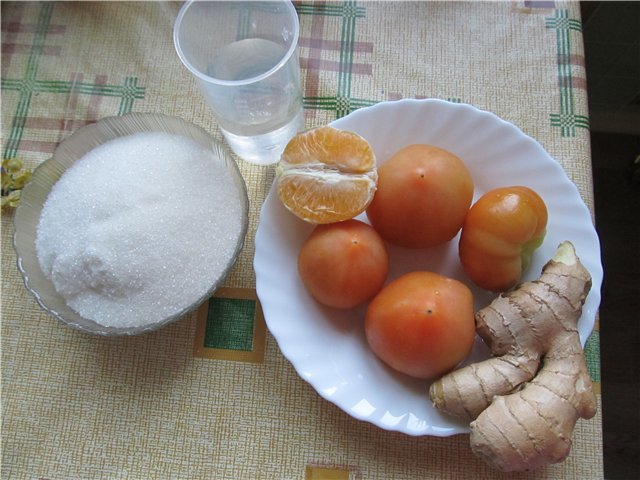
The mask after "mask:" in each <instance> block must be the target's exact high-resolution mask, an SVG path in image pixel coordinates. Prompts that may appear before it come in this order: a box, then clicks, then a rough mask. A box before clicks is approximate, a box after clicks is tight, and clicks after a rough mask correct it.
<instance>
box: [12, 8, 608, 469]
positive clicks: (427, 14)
mask: <svg viewBox="0 0 640 480" xmlns="http://www.w3.org/2000/svg"><path fill="white" fill-rule="evenodd" d="M179 7H180V4H179V3H163V2H130V3H126V2H86V3H85V2H59V3H58V2H45V3H36V2H33V3H32V2H2V148H3V155H4V157H5V158H19V159H21V160H22V161H23V162H24V163H25V164H26V165H27V166H28V167H31V168H33V167H35V166H37V165H38V164H39V163H40V162H42V161H43V160H45V159H46V158H48V157H49V156H50V155H51V153H52V152H53V150H54V148H55V147H56V145H57V144H58V143H59V142H60V140H61V139H63V138H65V137H66V136H68V135H69V134H70V133H71V132H72V131H73V130H74V129H76V128H78V127H80V126H81V125H85V124H87V123H91V122H94V121H96V120H97V119H99V118H101V117H104V116H111V115H121V114H125V113H127V112H131V111H138V112H160V113H165V114H170V115H178V116H180V117H183V118H185V119H187V120H190V121H192V122H194V123H196V124H198V125H200V126H202V127H204V128H205V129H207V130H209V131H210V132H212V133H213V134H214V135H216V136H218V137H219V138H220V139H221V138H222V137H221V134H220V132H219V130H218V127H217V126H216V123H215V121H214V119H213V117H212V115H211V112H210V110H209V108H208V107H207V106H206V105H205V102H204V101H203V97H202V95H201V93H200V92H199V91H198V89H197V86H196V84H195V81H194V79H193V77H192V76H191V75H190V74H189V73H188V72H187V70H186V69H185V68H184V67H183V66H182V64H181V63H180V61H179V60H178V57H177V55H176V54H175V51H174V47H173V43H172V25H173V21H174V18H175V16H176V14H177V11H178V9H179ZM296 8H297V10H298V13H299V17H300V22H301V35H300V42H299V45H300V57H301V66H302V77H303V83H304V92H305V93H304V107H305V117H306V124H307V126H308V127H311V126H317V125H321V124H326V123H328V122H330V121H331V120H334V119H335V118H337V117H340V116H343V115H345V114H348V113H349V112H351V111H353V110H354V109H357V108H359V107H363V106H367V105H372V104H375V103H376V102H380V101H384V100H391V99H399V98H425V97H431V98H439V99H445V100H449V101H452V102H465V103H470V104H472V105H475V106H477V107H479V108H481V109H485V110H489V111H492V112H495V113H496V114H497V115H499V116H500V117H502V118H504V119H505V120H508V121H510V122H512V123H514V124H515V125H517V126H519V127H520V128H521V129H522V130H523V131H524V132H525V133H527V134H528V135H530V136H532V137H533V138H535V139H537V140H538V141H539V142H540V143H541V144H542V145H543V146H544V147H545V148H546V149H547V150H548V151H549V153H550V154H551V156H552V157H554V158H555V159H557V160H558V161H559V162H560V163H561V164H562V166H563V167H564V168H565V170H566V172H567V173H568V175H569V177H570V178H571V179H572V180H573V181H574V182H575V183H576V185H577V186H578V188H579V191H580V193H581V194H582V197H583V198H584V201H585V202H586V204H587V205H588V206H589V207H592V206H593V194H592V185H591V163H590V147H589V120H588V112H587V101H586V76H585V68H584V51H583V43H582V33H581V22H580V12H579V4H578V3H577V2H574V3H565V2H558V1H555V2H554V1H503V2H489V3H465V2H461V3H458V2H413V3H412V2H388V3H386V2H363V1H358V2H356V1H343V2H330V3H329V2H327V3H324V2H308V1H303V2H297V3H296ZM239 165H240V168H241V170H242V173H243V175H244V178H245V180H246V183H247V186H248V189H249V196H250V201H251V212H250V226H249V232H248V235H247V239H246V246H245V248H244V250H243V252H242V254H241V256H240V259H239V261H238V263H237V265H236V267H235V268H234V270H233V271H232V273H231V275H230V276H229V278H228V279H227V281H226V284H225V287H224V288H223V289H221V290H220V291H219V292H218V293H217V294H216V295H215V297H214V298H212V299H211V300H210V301H209V302H207V303H206V304H205V305H204V306H203V307H202V308H200V310H199V311H198V312H196V313H193V314H190V315H187V316H186V317H185V318H184V319H182V320H181V321H179V322H177V323H175V324H173V325H171V326H169V327H167V328H165V329H163V330H160V331H158V332H155V333H152V334H148V335H144V336H140V337H135V338H99V337H93V336H89V335H86V334H83V333H79V332H77V331H75V330H72V329H70V328H68V327H66V326H64V325H62V324H60V323H59V322H58V321H56V320H55V319H54V318H53V317H51V316H49V315H47V314H45V313H44V312H43V311H42V310H41V309H40V308H39V307H38V305H37V304H36V302H35V300H34V299H33V298H32V297H31V296H30V295H29V294H28V293H27V291H26V290H25V288H24V287H23V285H22V280H21V277H20V275H19V273H18V271H17V269H16V266H15V253H14V251H13V248H12V246H11V236H12V232H13V225H12V214H11V212H10V211H9V212H3V214H2V477H3V478H7V479H9V478H29V479H51V480H54V479H55V480H57V479H70V478H74V479H80V478H83V479H98V478H109V479H121V478H129V479H165V478H193V479H214V478H215V479H308V480H310V479H352V480H353V479H418V478H420V479H423V478H431V479H446V478H452V479H467V478H474V479H495V478H511V477H509V476H506V475H505V476H501V475H500V474H497V473H496V472H494V471H492V470H490V469H489V468H488V467H486V466H485V465H484V464H483V463H482V462H481V461H480V460H479V459H477V458H476V457H475V456H473V454H472V453H471V452H470V449H469V439H468V436H467V435H458V436H454V437H448V438H434V437H411V436H406V435H403V434H400V433H394V432H388V431H384V430H381V429H379V428H377V427H375V426H373V425H370V424H369V423H366V422H360V421H357V420H355V419H353V418H351V417H350V416H348V415H347V414H346V413H344V412H343V411H341V410H340V409H338V408H337V407H336V406H334V405H333V404H331V403H329V402H327V401H325V400H323V399H321V398H320V397H319V395H317V394H316V392H315V391H314V390H313V389H312V387H310V386H309V385H308V384H307V383H306V382H305V381H303V380H302V379H300V378H299V377H298V375H297V374H296V373H295V371H294V369H293V367H292V366H291V365H290V364H289V363H288V361H287V360H286V359H285V358H284V357H283V356H282V354H281V353H280V351H279V350H278V347H277V345H276V343H275V341H274V339H273V337H272V336H270V334H269V333H268V330H267V329H266V328H265V323H264V319H263V318H262V314H261V310H260V305H259V302H258V301H257V300H256V295H255V275H254V272H253V269H252V259H253V253H254V235H255V229H256V225H257V222H258V216H259V210H260V206H261V204H262V201H263V199H264V198H265V196H266V194H267V192H268V190H269V188H270V185H271V183H272V180H273V175H274V169H273V167H257V166H254V165H250V164H247V163H245V162H242V161H240V162H239ZM598 345H599V343H598V330H597V325H596V331H595V332H594V334H593V335H592V336H591V338H590V340H589V342H588V344H587V348H586V351H587V356H588V363H589V367H590V371H591V375H592V377H593V379H594V381H595V383H596V387H597V388H598V389H599V368H598V363H599V351H598ZM598 398H600V396H599V395H598ZM601 477H602V435H601V417H600V414H599V413H598V415H597V416H596V417H595V418H594V419H592V420H589V421H579V422H578V424H577V427H576V431H575V434H574V446H573V450H572V453H571V456H570V457H569V458H568V459H567V460H566V461H565V462H564V463H562V464H559V465H553V466H549V467H547V468H545V469H543V470H540V471H537V472H533V473H525V474H520V475H517V476H513V478H536V479H537V478H554V479H571V478H575V479H592V478H601Z"/></svg>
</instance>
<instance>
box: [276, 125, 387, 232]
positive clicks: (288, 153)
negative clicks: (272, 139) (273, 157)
mask: <svg viewBox="0 0 640 480" xmlns="http://www.w3.org/2000/svg"><path fill="white" fill-rule="evenodd" d="M377 182H378V172H377V170H376V157H375V154H374V152H373V149H372V148H371V145H369V142H367V141H366V140H365V139H364V138H362V137H361V136H360V135H358V134H356V133H354V132H349V131H345V130H338V129H336V128H333V127H330V126H324V127H317V128H313V129H311V130H307V131H306V132H302V133H299V134H298V135H296V136H295V137H293V138H292V139H291V140H290V141H289V143H288V144H287V146H286V147H285V149H284V152H283V153H282V156H281V158H280V161H279V162H278V165H277V169H276V189H277V193H278V197H279V198H280V200H281V201H282V203H283V204H284V205H285V207H286V208H287V209H288V210H289V211H291V212H292V213H293V214H294V215H296V216H298V217H299V218H301V219H303V220H305V221H307V222H310V223H314V224H323V223H334V222H341V221H343V220H348V219H350V218H353V217H355V216H356V215H358V214H360V213H362V212H363V211H364V210H365V209H366V208H367V206H369V204H370V203H371V200H372V199H373V195H374V193H375V191H376V185H377Z"/></svg>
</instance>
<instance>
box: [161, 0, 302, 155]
mask: <svg viewBox="0 0 640 480" xmlns="http://www.w3.org/2000/svg"><path fill="white" fill-rule="evenodd" d="M299 29H300V26H299V21H298V15H297V12H296V10H295V8H294V6H293V4H292V3H291V1H289V0H274V1H197V0H196V1H193V0H192V1H188V2H186V3H185V4H184V5H183V7H182V8H181V10H180V12H179V14H178V17H177V18H176V22H175V26H174V31H173V40H174V43H175V47H176V51H177V52H178V56H179V57H180V60H181V61H182V63H183V64H184V65H185V66H186V67H187V68H188V69H189V70H190V71H191V73H193V75H195V77H196V79H197V81H198V83H199V86H200V88H201V90H202V92H203V93H204V96H205V98H206V100H207V103H208V104H209V106H210V107H211V108H212V109H213V112H214V115H215V117H216V120H217V121H218V123H219V125H220V128H221V130H222V133H223V134H224V137H225V139H226V140H227V142H228V144H229V146H230V147H231V149H232V150H233V151H234V152H235V153H236V154H237V155H238V156H239V157H241V158H243V159H244V160H247V161H249V162H252V163H256V164H261V165H268V164H271V163H275V162H277V161H278V159H279V158H280V155H281V153H282V150H283V149H284V147H285V146H286V144H287V142H288V141H289V140H290V139H291V137H293V136H294V135H295V134H296V133H297V132H298V131H300V130H302V128H303V126H304V122H303V115H302V91H301V88H300V64H299V61H298V52H297V44H298V35H299Z"/></svg>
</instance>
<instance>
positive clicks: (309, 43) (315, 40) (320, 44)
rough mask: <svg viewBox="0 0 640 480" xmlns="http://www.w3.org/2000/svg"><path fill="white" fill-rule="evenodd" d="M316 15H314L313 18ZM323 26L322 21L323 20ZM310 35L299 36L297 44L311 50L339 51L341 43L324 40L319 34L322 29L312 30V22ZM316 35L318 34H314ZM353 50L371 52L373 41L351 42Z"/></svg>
mask: <svg viewBox="0 0 640 480" xmlns="http://www.w3.org/2000/svg"><path fill="white" fill-rule="evenodd" d="M316 18H318V17H314V21H315V19H316ZM323 26H324V22H323ZM311 29H312V32H311V33H312V36H311V37H300V38H299V39H298V45H300V46H301V47H307V48H310V49H312V50H334V51H336V52H339V51H340V50H341V49H342V43H341V42H339V41H337V40H324V39H322V38H321V37H320V36H321V35H322V31H320V32H314V31H313V24H312V26H311ZM315 35H318V36H315ZM353 51H354V52H358V53H373V43H371V42H353Z"/></svg>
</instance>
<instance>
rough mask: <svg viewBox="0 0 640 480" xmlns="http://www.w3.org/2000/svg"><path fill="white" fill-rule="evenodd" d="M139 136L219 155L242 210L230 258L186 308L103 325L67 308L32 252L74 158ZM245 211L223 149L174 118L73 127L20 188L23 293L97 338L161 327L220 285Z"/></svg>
mask: <svg viewBox="0 0 640 480" xmlns="http://www.w3.org/2000/svg"><path fill="white" fill-rule="evenodd" d="M144 132H161V133H168V134H172V135H179V136H182V137H186V138H188V139H191V140H193V141H195V142H196V143H197V144H198V145H200V146H201V147H203V148H206V149H208V150H211V151H213V152H214V153H215V154H216V155H217V156H219V157H221V158H222V159H223V161H224V164H225V166H226V168H227V169H228V171H229V172H230V174H231V178H232V179H233V182H234V184H235V191H236V192H237V200H238V202H239V204H240V206H241V208H240V210H241V215H242V218H241V229H240V231H239V233H238V235H237V237H236V238H235V239H234V240H235V248H234V249H233V250H232V252H233V253H232V255H231V256H230V257H229V258H227V259H226V260H227V261H226V266H225V267H224V269H223V271H222V273H221V274H220V275H219V276H218V278H216V280H215V281H214V282H213V284H212V285H211V287H210V288H209V289H208V290H207V292H206V293H205V294H204V295H202V296H200V298H198V299H197V300H195V301H194V302H193V303H191V304H190V305H189V306H187V307H185V308H183V309H181V310H180V311H178V312H177V313H175V314H173V315H170V316H168V317H165V318H157V319H153V320H150V321H149V322H148V323H145V324H144V325H136V326H128V327H115V326H105V325H102V324H99V323H97V322H96V321H93V320H90V319H87V318H84V317H82V316H81V315H79V314H78V313H77V312H76V311H75V310H73V309H72V308H70V307H69V306H68V305H67V303H66V301H65V299H64V298H63V296H62V295H60V294H59V293H58V292H57V291H56V288H55V287H54V284H53V283H52V282H51V281H50V280H49V279H47V278H46V277H45V275H44V273H43V272H42V270H41V268H40V264H39V261H38V256H37V253H36V232H37V226H38V222H39V220H40V213H41V211H42V208H43V205H44V203H45V200H46V199H47V196H48V194H49V192H50V191H51V188H52V187H53V185H54V184H55V183H56V182H57V180H58V179H59V178H60V177H61V176H62V174H63V173H64V172H65V171H66V170H67V169H68V168H69V167H71V166H72V165H73V164H74V163H75V162H76V161H77V160H78V159H80V158H82V157H83V156H84V155H85V154H86V153H87V152H89V151H90V150H92V149H94V148H96V147H98V146H99V145H101V144H103V143H105V142H107V141H110V140H113V139H116V138H119V137H126V136H129V135H132V134H136V133H144ZM248 211H249V199H248V196H247V188H246V184H245V182H244V179H243V177H242V174H241V173H240V170H239V169H238V165H237V164H236V162H235V160H234V159H233V158H232V157H231V155H230V154H229V153H228V151H227V150H226V148H224V147H223V146H222V145H221V144H220V143H219V142H218V141H216V140H215V139H214V138H213V137H211V136H210V135H209V134H208V133H207V132H206V131H205V130H203V129H202V128H200V127H198V126H197V125H194V124H192V123H190V122H187V121H185V120H183V119H181V118H178V117H171V116H166V115H161V114H152V113H131V114H127V115H124V116H120V117H107V118H104V119H102V120H100V121H98V122H96V123H94V124H91V125H87V126H85V127H82V128H80V129H78V130H77V131H75V132H74V133H73V134H72V135H70V136H69V137H68V138H66V139H65V140H64V141H62V142H61V143H60V145H59V146H58V147H57V149H56V151H55V152H54V154H53V156H52V157H51V158H50V159H48V160H46V161H44V162H43V163H42V164H41V165H40V166H38V167H37V168H36V169H35V171H34V172H33V177H32V180H31V181H30V182H29V183H28V184H27V185H26V186H25V187H24V189H23V190H22V194H21V200H20V205H19V207H18V208H17V209H16V212H15V216H14V228H15V232H14V236H13V246H14V248H15V250H16V254H17V264H18V270H19V271H20V273H21V274H22V277H23V280H24V284H25V286H26V288H27V290H28V291H29V292H30V293H31V294H32V295H33V296H34V297H35V298H36V300H37V302H38V303H39V304H40V306H41V307H42V308H43V309H44V310H46V311H47V312H49V313H50V314H51V315H53V316H54V317H56V318H57V319H58V320H60V321H62V322H63V323H65V324H66V325H68V326H70V327H72V328H75V329H78V330H81V331H83V332H86V333H91V334H96V335H104V336H118V335H138V334H141V333H146V332H151V331H154V330H157V329H159V328H161V327H164V326H166V325H168V324H170V323H172V322H174V321H176V320H178V319H180V318H181V317H183V316H184V315H185V314H186V313H188V312H190V311H193V310H195V309H196V308H197V307H198V306H199V305H200V304H201V303H203V302H204V301H205V300H206V299H208V298H209V297H210V296H211V295H212V294H213V293H214V291H215V290H216V289H217V288H218V287H219V286H220V285H221V284H222V282H223V281H224V279H225V277H226V276H227V274H228V273H229V271H230V270H231V268H232V267H233V265H234V263H235V261H236V259H237V257H238V255H239V254H240V251H241V250H242V247H243V245H244V238H245V235H246V233H247V228H248V223H249V222H248Z"/></svg>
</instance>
